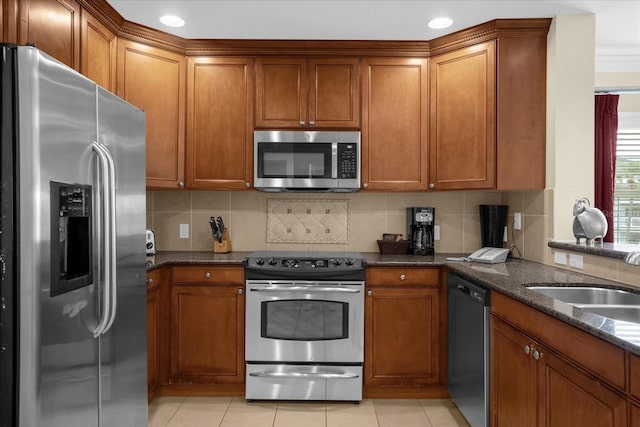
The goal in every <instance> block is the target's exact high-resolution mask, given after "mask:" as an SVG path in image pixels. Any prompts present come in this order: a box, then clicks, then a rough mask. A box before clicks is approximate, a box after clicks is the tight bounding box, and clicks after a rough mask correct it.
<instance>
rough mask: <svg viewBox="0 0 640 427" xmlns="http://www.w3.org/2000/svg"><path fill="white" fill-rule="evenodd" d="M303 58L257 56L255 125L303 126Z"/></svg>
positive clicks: (304, 80) (304, 67)
mask: <svg viewBox="0 0 640 427" xmlns="http://www.w3.org/2000/svg"><path fill="white" fill-rule="evenodd" d="M307 90H308V89H307V60H306V58H268V59H257V60H256V127H276V128H277V127H290V128H299V127H301V126H306V124H307V123H306V121H307Z"/></svg>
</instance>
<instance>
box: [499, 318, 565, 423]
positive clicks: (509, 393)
mask: <svg viewBox="0 0 640 427" xmlns="http://www.w3.org/2000/svg"><path fill="white" fill-rule="evenodd" d="M532 344H533V343H532V341H531V339H529V338H528V337H526V336H525V335H522V334H520V333H519V332H517V331H516V330H515V329H513V328H511V327H510V326H508V325H506V324H504V323H502V322H500V321H499V320H497V319H496V318H495V317H493V316H492V317H491V362H490V375H491V380H490V388H491V390H490V392H489V395H490V397H489V398H490V400H491V406H490V408H491V415H490V416H491V425H492V426H493V427H501V426H502V427H512V426H521V427H535V426H536V425H537V422H536V406H537V405H536V402H537V400H536V399H537V397H536V365H535V363H534V359H533V358H532V357H531V356H530V353H531V347H532V346H533V345H532ZM527 348H528V349H529V351H528V352H527V351H526V349H527ZM568 425H571V424H568ZM576 425H577V424H576Z"/></svg>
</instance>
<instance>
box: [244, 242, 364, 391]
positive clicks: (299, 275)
mask: <svg viewBox="0 0 640 427" xmlns="http://www.w3.org/2000/svg"><path fill="white" fill-rule="evenodd" d="M245 264H246V285H247V286H246V288H247V297H246V338H245V339H246V345H245V360H246V367H247V380H246V399H247V400H254V399H285V400H349V401H357V402H359V401H360V400H362V361H363V357H364V277H365V265H366V262H365V260H364V258H363V257H362V255H361V254H359V253H355V252H346V253H345V252H254V253H252V254H251V255H250V256H249V257H248V258H247V259H246V260H245Z"/></svg>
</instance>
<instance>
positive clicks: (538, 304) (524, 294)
mask: <svg viewBox="0 0 640 427" xmlns="http://www.w3.org/2000/svg"><path fill="white" fill-rule="evenodd" d="M250 253H251V252H231V253H228V254H214V253H212V252H159V253H158V254H156V255H155V256H153V257H147V269H148V270H151V269H154V268H157V267H159V266H162V265H165V264H171V265H175V264H186V265H189V264H191V265H197V264H237V265H241V264H242V262H243V260H244V258H245V257H247V256H248V255H249V254H250ZM363 256H364V257H365V259H366V260H367V265H369V266H387V267H393V266H398V267H401V266H407V267H411V266H423V267H429V266H446V267H448V268H449V269H450V270H451V271H453V272H455V273H457V274H459V275H460V276H462V277H464V278H466V279H468V280H472V281H474V282H476V283H479V284H481V285H485V286H487V287H488V288H490V289H493V290H496V291H499V292H502V293H503V294H505V295H507V296H509V297H511V298H514V299H516V300H518V301H520V302H523V303H525V304H527V305H529V306H531V307H533V308H536V309H538V310H540V311H542V312H544V313H547V314H549V315H551V316H553V317H555V318H556V319H559V320H562V321H564V322H566V323H568V324H570V325H573V326H575V327H577V328H579V329H581V330H584V331H586V332H589V333H591V334H592V335H595V336H597V337H599V338H601V339H603V340H605V341H608V342H610V343H612V344H615V345H617V346H619V347H621V348H624V349H625V350H628V351H630V352H632V353H634V354H637V355H639V356H640V324H635V323H629V322H622V321H618V320H612V319H608V318H605V317H601V316H598V315H596V314H590V313H586V312H583V311H581V310H579V309H576V308H574V307H573V306H572V305H570V304H567V303H564V302H562V301H559V300H556V299H553V298H550V297H547V296H544V295H542V294H540V293H537V292H535V291H532V290H529V289H527V286H528V285H532V284H547V285H556V286H562V285H589V286H593V285H598V286H600V287H611V288H616V289H625V290H629V291H632V292H636V293H640V289H638V288H634V287H632V286H629V285H625V284H622V283H619V282H613V281H610V280H606V279H602V278H598V277H594V276H588V275H586V274H580V273H576V272H573V271H569V270H563V269H560V268H555V267H551V266H547V265H543V264H538V263H535V262H531V261H525V260H520V259H512V258H509V259H508V260H507V262H506V263H502V264H492V265H490V264H478V263H471V262H466V261H449V260H447V257H451V256H460V255H459V254H436V255H433V256H416V255H381V254H378V253H373V252H367V253H363Z"/></svg>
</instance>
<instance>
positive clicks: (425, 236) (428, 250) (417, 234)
mask: <svg viewBox="0 0 640 427" xmlns="http://www.w3.org/2000/svg"><path fill="white" fill-rule="evenodd" d="M434 224H435V209H434V208H429V207H423V208H422V207H411V208H407V239H408V240H409V253H410V254H413V255H433V254H434V243H433V226H434Z"/></svg>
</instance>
